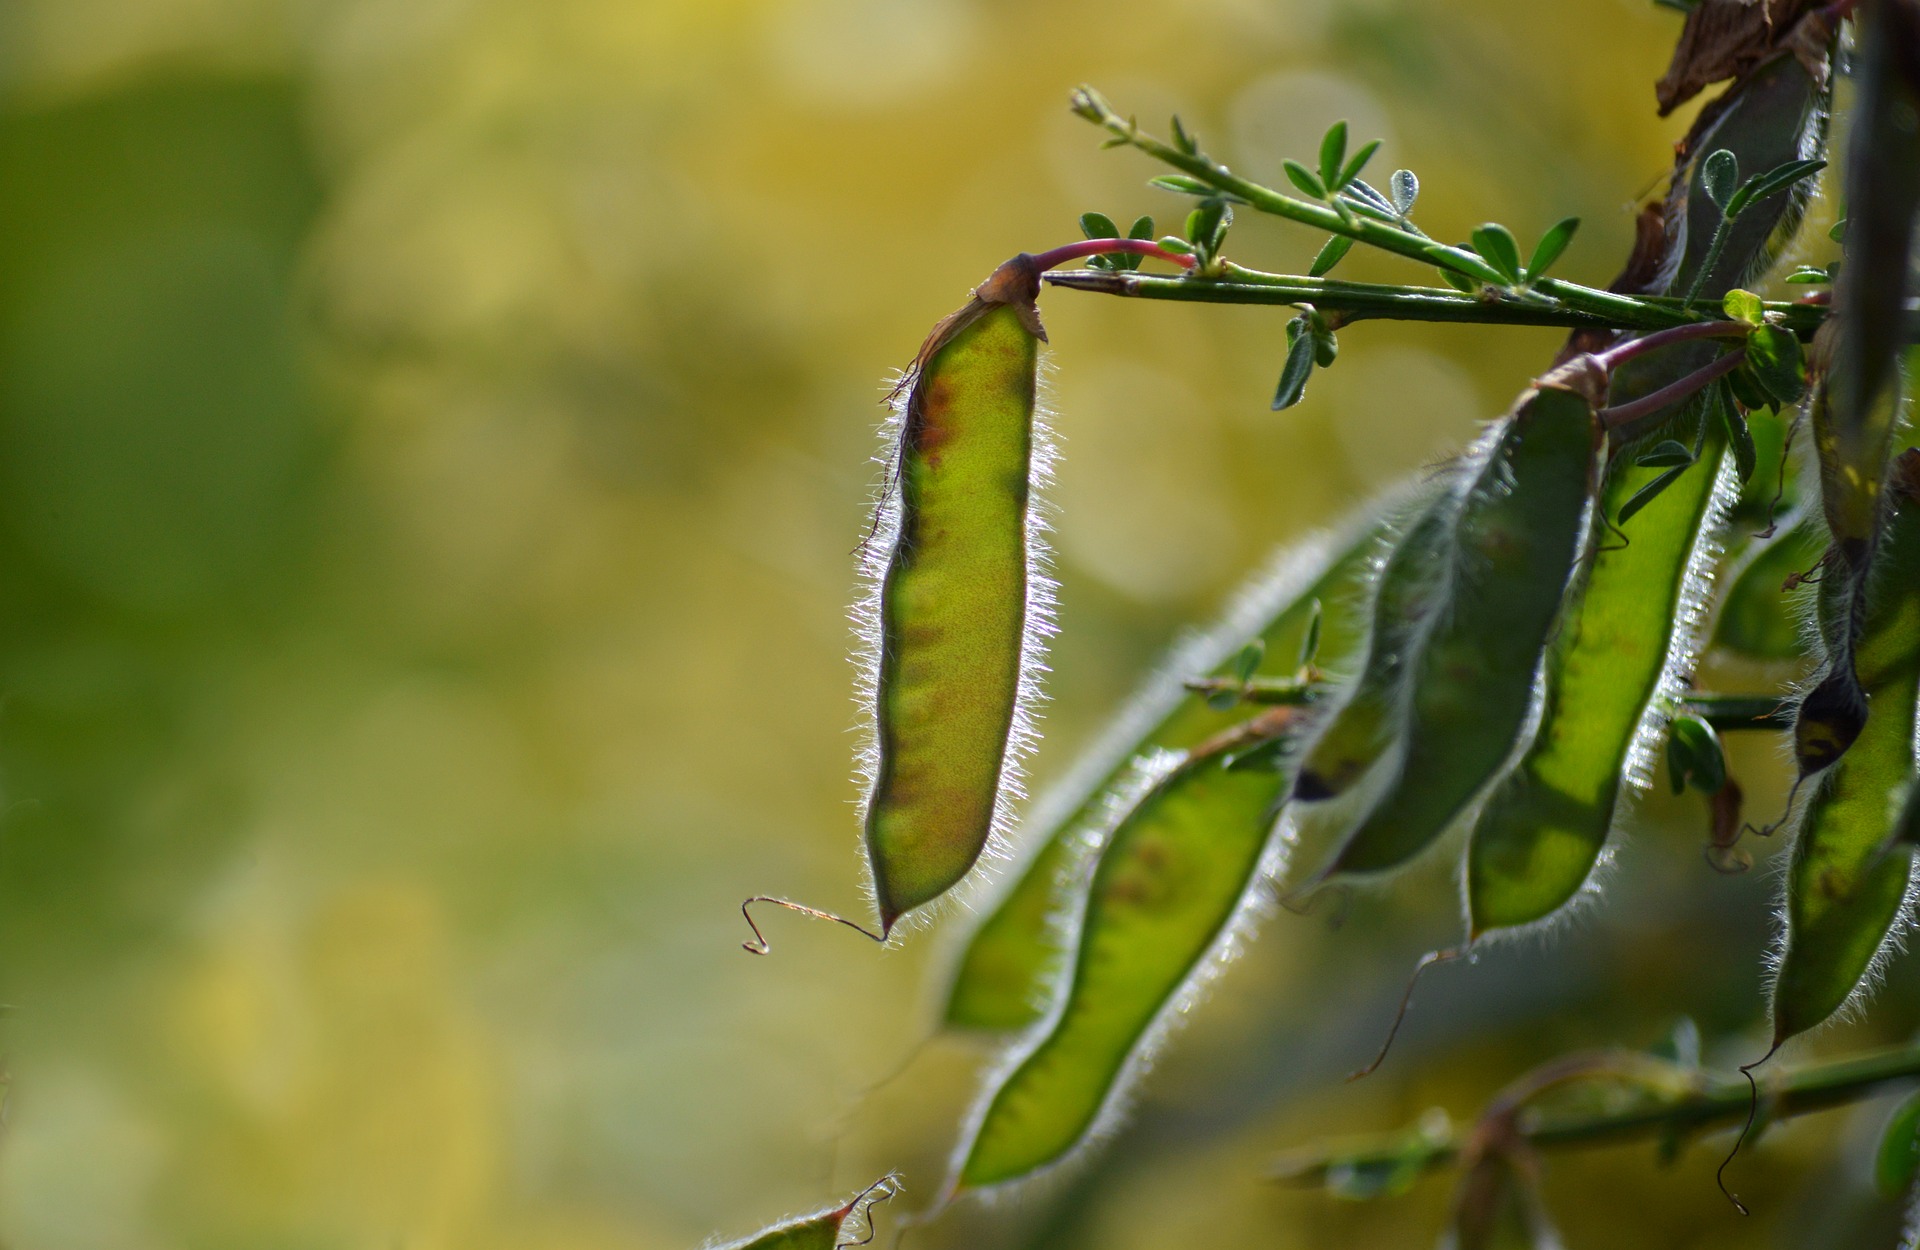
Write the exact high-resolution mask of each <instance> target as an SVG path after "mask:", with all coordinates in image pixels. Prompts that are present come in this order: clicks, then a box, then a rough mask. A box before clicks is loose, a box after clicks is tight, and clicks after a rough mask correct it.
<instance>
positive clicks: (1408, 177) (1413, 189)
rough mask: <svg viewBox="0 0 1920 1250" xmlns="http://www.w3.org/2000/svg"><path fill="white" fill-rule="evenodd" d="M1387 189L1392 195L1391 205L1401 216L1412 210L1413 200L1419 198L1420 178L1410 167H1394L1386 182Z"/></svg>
mask: <svg viewBox="0 0 1920 1250" xmlns="http://www.w3.org/2000/svg"><path fill="white" fill-rule="evenodd" d="M1387 190H1388V191H1389V192H1391V193H1392V195H1393V207H1394V209H1395V210H1396V211H1398V212H1399V214H1400V215H1401V216H1402V217H1405V216H1406V215H1407V214H1408V213H1410V212H1412V211H1413V202H1414V201H1415V200H1417V199H1419V198H1420V179H1419V178H1417V177H1415V176H1414V173H1413V171H1412V170H1411V169H1396V170H1394V171H1393V177H1392V178H1391V179H1390V180H1389V181H1388V182H1387Z"/></svg>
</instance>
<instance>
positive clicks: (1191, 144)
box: [1173, 113, 1200, 156]
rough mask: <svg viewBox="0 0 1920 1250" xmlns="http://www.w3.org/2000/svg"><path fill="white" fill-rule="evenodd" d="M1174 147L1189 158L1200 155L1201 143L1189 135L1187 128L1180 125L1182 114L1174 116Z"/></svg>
mask: <svg viewBox="0 0 1920 1250" xmlns="http://www.w3.org/2000/svg"><path fill="white" fill-rule="evenodd" d="M1173 146H1175V147H1177V148H1179V149H1180V150H1181V151H1182V152H1185V153H1186V154H1187V155H1188V156H1198V155H1199V154H1200V141H1199V140H1198V139H1196V138H1194V137H1193V136H1192V135H1190V134H1188V133H1187V128H1186V127H1185V126H1183V125H1181V124H1180V114H1178V113H1175V114H1174V115H1173Z"/></svg>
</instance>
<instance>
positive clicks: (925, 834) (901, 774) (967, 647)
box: [862, 254, 1051, 937]
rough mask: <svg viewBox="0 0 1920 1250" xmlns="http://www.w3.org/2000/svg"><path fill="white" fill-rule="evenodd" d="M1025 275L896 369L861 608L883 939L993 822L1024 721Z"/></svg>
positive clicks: (1027, 509) (1030, 379) (1028, 424)
mask: <svg viewBox="0 0 1920 1250" xmlns="http://www.w3.org/2000/svg"><path fill="white" fill-rule="evenodd" d="M1038 291H1039V272H1038V270H1037V268H1036V267H1035V266H1034V264H1033V262H1032V258H1030V257H1028V256H1026V255H1024V254H1022V255H1020V256H1018V257H1015V258H1014V259H1013V260H1010V261H1008V262H1007V263H1006V264H1005V265H1002V266H1001V267H1000V268H999V269H998V270H996V271H995V273H994V275H993V277H991V278H989V279H988V280H987V281H986V282H984V283H982V284H981V286H980V287H979V289H978V290H976V291H975V292H974V296H973V299H972V300H970V301H969V302H968V304H967V305H966V307H965V308H962V309H961V310H960V311H959V312H957V313H955V314H953V315H952V316H951V317H949V318H948V319H947V320H946V321H945V322H943V323H942V324H941V326H940V327H939V328H937V329H936V330H935V331H934V333H933V335H932V336H931V337H930V338H929V339H928V340H927V343H926V346H925V347H923V348H922V349H921V352H920V358H919V359H918V360H917V361H916V363H915V365H914V368H913V370H912V372H911V373H910V374H909V375H908V377H907V378H906V379H904V380H903V383H902V386H903V388H904V390H905V401H904V402H903V403H902V404H901V406H900V424H899V444H898V449H897V451H896V453H895V475H894V486H893V489H892V490H891V491H890V492H889V495H888V498H887V501H886V503H884V504H883V506H882V508H881V511H880V516H879V519H878V520H877V521H876V523H875V534H874V537H875V539H876V542H875V543H874V544H872V545H873V547H874V548H875V549H876V550H877V551H878V550H884V551H885V553H886V554H885V557H884V560H878V559H874V560H872V561H871V565H872V567H870V573H872V574H873V576H874V580H875V584H876V593H875V595H874V596H873V598H872V600H871V601H870V603H869V605H868V607H867V608H866V610H865V612H864V613H863V622H862V623H863V625H864V626H865V633H866V636H867V640H868V645H867V652H868V658H869V660H870V666H869V677H868V682H867V685H868V687H869V691H870V694H871V698H872V707H873V719H874V734H873V745H872V749H871V750H870V751H868V752H867V753H866V755H865V758H864V760H863V771H864V772H865V773H866V774H867V776H868V779H869V782H870V789H869V793H868V798H867V802H866V810H865V826H866V845H867V855H868V860H869V863H870V865H871V867H872V872H873V886H874V894H875V896H876V900H877V902H878V904H879V909H880V931H881V936H883V937H884V936H885V935H886V934H887V933H889V932H891V931H892V929H893V926H894V924H895V922H896V921H898V920H899V919H900V917H901V916H902V915H904V914H905V913H906V912H908V911H911V910H912V909H913V908H915V907H919V906H920V905H922V904H924V903H927V902H930V901H932V900H933V899H936V898H938V897H940V895H942V894H944V893H946V891H948V890H949V889H951V888H952V887H953V886H954V885H955V884H957V883H958V882H959V881H960V880H961V879H962V878H963V877H965V876H966V875H967V872H968V871H969V870H970V869H971V868H972V867H973V865H974V862H975V861H976V860H977V859H978V858H979V857H980V854H981V852H982V851H983V850H985V849H986V847H987V844H988V841H989V839H990V838H991V837H992V836H993V835H995V834H996V833H998V832H999V831H1000V830H1002V829H1003V828H1004V827H1005V825H1006V823H1007V820H1008V812H1009V807H1010V804H1011V803H1012V801H1013V799H1014V797H1015V796H1016V792H1017V790H1018V771H1019V759H1020V756H1021V755H1022V754H1024V753H1025V750H1026V748H1027V745H1028V742H1029V740H1030V739H1031V737H1032V731H1031V729H1030V727H1029V724H1028V716H1029V712H1030V708H1031V705H1032V703H1033V701H1034V699H1035V698H1036V696H1037V693H1038V691H1037V683H1038V674H1039V672H1040V669H1041V665H1040V653H1041V648H1042V643H1043V640H1044V637H1045V635H1046V633H1047V631H1048V629H1049V620H1048V618H1049V615H1050V609H1051V601H1050V593H1051V585H1050V583H1049V582H1048V580H1047V578H1046V576H1045V575H1044V573H1043V572H1042V571H1041V569H1040V567H1039V565H1040V563H1041V561H1042V558H1043V553H1042V550H1041V547H1040V539H1039V530H1040V525H1039V523H1038V522H1037V520H1036V519H1035V517H1034V514H1033V505H1032V499H1031V491H1032V485H1033V483H1034V481H1035V479H1036V478H1044V477H1045V475H1046V471H1047V455H1046V451H1045V446H1044V443H1041V442H1037V441H1036V438H1035V432H1034V431H1035V416H1036V401H1037V389H1038V387H1037V376H1038V368H1039V349H1040V343H1041V341H1042V339H1043V338H1044V334H1043V332H1042V330H1041V327H1040V321H1039V314H1038V312H1037V311H1036V309H1035V307H1034V303H1033V300H1034V297H1035V295H1036V294H1037V293H1038Z"/></svg>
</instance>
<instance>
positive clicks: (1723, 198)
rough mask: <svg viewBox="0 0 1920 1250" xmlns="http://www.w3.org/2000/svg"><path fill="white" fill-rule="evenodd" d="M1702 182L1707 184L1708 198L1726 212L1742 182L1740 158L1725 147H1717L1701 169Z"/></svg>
mask: <svg viewBox="0 0 1920 1250" xmlns="http://www.w3.org/2000/svg"><path fill="white" fill-rule="evenodd" d="M1701 182H1702V183H1704V184H1705V186H1706V189H1707V198H1708V199H1710V200H1712V201H1713V202H1714V203H1715V204H1717V205H1719V206H1720V209H1721V211H1722V212H1725V211H1726V209H1727V205H1728V203H1729V202H1731V201H1732V199H1733V197H1734V192H1735V188H1736V187H1738V186H1739V184H1740V158H1739V157H1737V156H1735V155H1734V154H1733V153H1731V152H1729V151H1727V149H1725V148H1717V149H1715V150H1714V151H1713V152H1712V153H1711V154H1710V155H1709V156H1708V157H1707V163H1706V165H1705V167H1704V168H1703V169H1702V170H1701Z"/></svg>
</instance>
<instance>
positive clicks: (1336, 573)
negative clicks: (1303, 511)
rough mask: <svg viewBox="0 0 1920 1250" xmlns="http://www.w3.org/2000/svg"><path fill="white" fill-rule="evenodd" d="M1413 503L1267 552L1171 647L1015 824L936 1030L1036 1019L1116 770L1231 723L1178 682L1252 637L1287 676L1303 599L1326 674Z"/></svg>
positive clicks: (1386, 497)
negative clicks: (1018, 859) (1318, 615)
mask: <svg viewBox="0 0 1920 1250" xmlns="http://www.w3.org/2000/svg"><path fill="white" fill-rule="evenodd" d="M1419 493H1420V491H1419V487H1418V484H1417V483H1403V484H1401V485H1399V486H1396V487H1393V488H1391V489H1389V490H1388V491H1386V492H1385V493H1383V494H1382V495H1380V496H1379V497H1377V498H1375V499H1372V500H1370V501H1369V502H1367V503H1366V504H1364V505H1362V506H1361V507H1359V508H1357V509H1355V510H1354V511H1353V512H1352V513H1350V514H1349V515H1348V516H1347V517H1346V518H1345V519H1344V520H1342V521H1340V522H1338V523H1337V524H1335V525H1333V526H1332V527H1330V528H1329V529H1327V530H1325V531H1321V532H1319V533H1315V534H1312V535H1309V536H1308V537H1306V538H1305V539H1302V540H1300V541H1298V542H1295V543H1291V544H1288V545H1287V546H1284V547H1282V548H1280V549H1278V550H1277V551H1275V552H1274V554H1273V555H1272V556H1271V557H1270V558H1269V559H1268V561H1267V565H1266V567H1265V568H1264V569H1262V570H1261V571H1260V572H1258V573H1257V574H1255V575H1254V576H1253V577H1252V578H1250V579H1249V580H1248V581H1247V583H1246V584H1245V586H1244V587H1243V588H1242V589H1241V590H1240V591H1239V592H1238V594H1236V595H1235V597H1234V598H1233V600H1232V601H1231V602H1230V603H1229V605H1228V607H1227V608H1226V609H1225V610H1224V611H1223V612H1222V613H1221V615H1220V617H1219V618H1218V619H1217V621H1216V622H1215V623H1214V624H1213V625H1212V626H1210V627H1209V628H1207V629H1205V630H1204V631H1200V632H1196V633H1192V634H1190V635H1188V636H1187V637H1185V638H1183V639H1181V640H1179V641H1178V642H1176V643H1175V644H1174V646H1173V647H1172V649H1171V650H1170V651H1169V652H1168V654H1167V656H1166V658H1165V659H1164V660H1162V661H1161V663H1160V664H1159V666H1158V667H1157V668H1156V669H1155V670H1154V672H1153V673H1152V674H1151V675H1150V676H1149V677H1148V678H1147V679H1146V681H1145V682H1143V683H1142V685H1141V686H1140V688H1139V689H1138V690H1137V691H1136V692H1135V693H1134V694H1133V696H1132V697H1131V698H1130V699H1129V700H1128V701H1127V703H1126V704H1125V705H1124V707H1123V708H1122V710H1121V711H1120V712H1119V713H1118V714H1117V715H1116V716H1115V717H1114V718H1113V719H1112V720H1111V721H1110V722H1109V723H1108V726H1107V728H1106V729H1105V730H1104V731H1103V732H1102V733H1101V734H1100V735H1099V737H1098V738H1097V739H1096V740H1095V741H1094V743H1093V744H1092V745H1091V746H1090V747H1088V748H1087V749H1086V750H1085V751H1084V752H1082V754H1081V755H1080V757H1079V759H1078V760H1077V761H1076V762H1075V763H1074V764H1073V765H1072V767H1071V768H1069V769H1068V771H1067V772H1066V774H1065V776H1063V777H1062V778H1061V779H1060V780H1059V781H1058V782H1056V783H1054V784H1053V785H1051V786H1049V787H1048V788H1047V789H1046V791H1045V792H1044V793H1043V794H1042V795H1041V797H1040V798H1039V800H1038V801H1037V802H1036V803H1035V804H1034V805H1033V807H1032V808H1031V809H1030V810H1029V811H1028V812H1027V814H1026V815H1025V816H1024V817H1023V818H1022V820H1021V822H1020V829H1021V836H1022V838H1023V840H1024V841H1025V842H1026V843H1027V845H1026V847H1025V848H1024V851H1023V855H1024V858H1023V861H1022V863H1021V864H1020V866H1019V868H1018V870H1017V871H1016V872H1014V873H1011V874H1008V875H1007V877H1006V878H1005V879H1004V880H1002V881H998V882H992V883H991V884H990V885H989V884H988V883H986V882H985V881H982V886H983V889H982V891H981V892H982V894H983V895H984V897H983V898H982V899H981V901H980V903H979V910H980V911H981V912H982V913H983V918H982V919H981V920H980V922H979V923H978V924H976V925H975V926H973V927H972V928H971V929H970V930H968V931H967V932H966V933H965V934H964V935H963V937H962V940H961V941H960V943H959V944H958V945H957V946H956V948H955V951H954V954H953V955H952V956H951V957H950V960H951V969H952V970H951V972H950V973H949V974H948V976H947V977H946V978H945V1001H944V1003H943V1004H942V1006H941V1009H940V1010H941V1016H942V1023H943V1024H944V1025H945V1026H946V1027H949V1028H957V1029H971V1030H989V1031H996V1032H1005V1031H1010V1030H1014V1029H1022V1028H1027V1027H1030V1026H1031V1025H1033V1024H1034V1023H1035V1022H1036V1021H1037V1020H1038V1019H1039V1018H1040V1017H1041V1016H1042V1015H1043V1014H1044V1013H1045V1011H1046V1007H1047V1003H1048V1001H1049V992H1050V987H1051V986H1052V985H1053V984H1054V983H1055V980H1056V979H1057V973H1058V965H1059V964H1060V962H1061V960H1062V958H1063V956H1064V954H1065V951H1066V948H1067V947H1066V940H1065V935H1066V934H1068V933H1069V932H1070V931H1071V929H1072V927H1073V925H1072V922H1071V920H1070V919H1069V917H1070V916H1071V914H1072V912H1073V911H1074V905H1073V903H1072V901H1071V897H1072V896H1071V890H1070V887H1071V886H1072V885H1073V884H1074V883H1077V882H1078V881H1080V880H1081V879H1082V877H1083V875H1084V873H1085V871H1086V870H1087V867H1088V862H1089V860H1090V858H1091V855H1092V853H1093V851H1094V850H1096V849H1097V847H1098V844H1099V839H1100V834H1101V831H1102V830H1103V829H1104V828H1107V827H1110V824H1111V820H1110V815H1111V799H1112V798H1113V796H1114V795H1115V794H1116V793H1117V792H1118V791H1119V790H1120V789H1122V788H1123V787H1124V786H1125V785H1126V783H1127V778H1128V776H1129V772H1130V766H1131V765H1132V764H1134V763H1135V762H1137V761H1138V760H1139V759H1141V758H1142V757H1143V756H1146V755H1150V754H1152V753H1153V752H1155V751H1157V750H1169V751H1178V750H1182V749H1184V748H1186V747H1189V746H1192V745H1193V744H1195V743H1197V742H1199V741H1202V740H1203V739H1205V738H1206V737H1207V736H1208V735H1209V734H1212V733H1215V732H1218V731H1219V730H1220V729H1221V728H1223V727H1225V726H1226V725H1228V724H1230V723H1231V719H1232V713H1228V712H1221V711H1218V710H1216V709H1214V708H1211V707H1209V706H1208V705H1207V703H1206V702H1205V701H1204V700H1202V699H1200V698H1198V697H1196V696H1195V695H1194V694H1193V693H1192V692H1191V691H1189V690H1188V689H1187V688H1186V686H1185V684H1184V683H1185V682H1187V681H1189V680H1191V679H1193V678H1195V677H1200V676H1204V675H1208V674H1219V673H1222V672H1224V671H1226V669H1227V667H1228V665H1229V663H1230V661H1231V660H1232V659H1233V658H1234V656H1235V655H1236V653H1238V652H1239V651H1240V649H1241V648H1242V647H1244V646H1246V645H1247V643H1248V642H1249V641H1250V640H1254V639H1259V640H1261V641H1262V642H1263V643H1264V644H1265V647H1266V658H1265V660H1264V661H1263V663H1262V666H1261V667H1262V669H1263V670H1264V671H1267V672H1270V673H1276V674H1284V673H1290V672H1291V671H1292V670H1291V666H1292V665H1293V664H1294V662H1295V660H1296V657H1297V654H1298V650H1299V640H1300V638H1301V637H1302V636H1303V635H1304V633H1305V632H1306V629H1307V623H1308V620H1309V619H1310V617H1311V615H1312V609H1313V605H1314V603H1315V602H1316V601H1317V602H1319V603H1320V605H1321V609H1322V613H1323V616H1322V627H1321V636H1320V659H1319V661H1318V662H1319V663H1320V664H1321V665H1322V666H1323V667H1325V668H1330V669H1333V670H1336V671H1337V670H1338V669H1340V668H1341V667H1342V666H1343V665H1344V664H1345V663H1347V662H1348V659H1349V655H1348V653H1349V651H1350V650H1351V644H1352V642H1353V640H1354V639H1355V637H1356V636H1357V634H1358V632H1359V630H1358V623H1359V622H1360V621H1361V620H1362V619H1363V613H1364V611H1365V606H1366V605H1365V594H1364V587H1365V585H1366V583H1367V582H1368V581H1369V580H1370V578H1371V576H1372V571H1373V570H1375V569H1377V568H1378V566H1379V564H1380V562H1381V561H1382V560H1384V559H1385V556H1386V551H1387V547H1388V536H1389V535H1391V534H1392V533H1394V532H1395V531H1396V529H1397V527H1398V525H1399V523H1400V521H1401V518H1402V514H1403V513H1404V512H1405V511H1406V510H1407V508H1408V505H1409V502H1410V501H1411V500H1413V499H1414V498H1415V497H1416V496H1418V495H1419ZM989 891H990V892H989Z"/></svg>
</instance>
